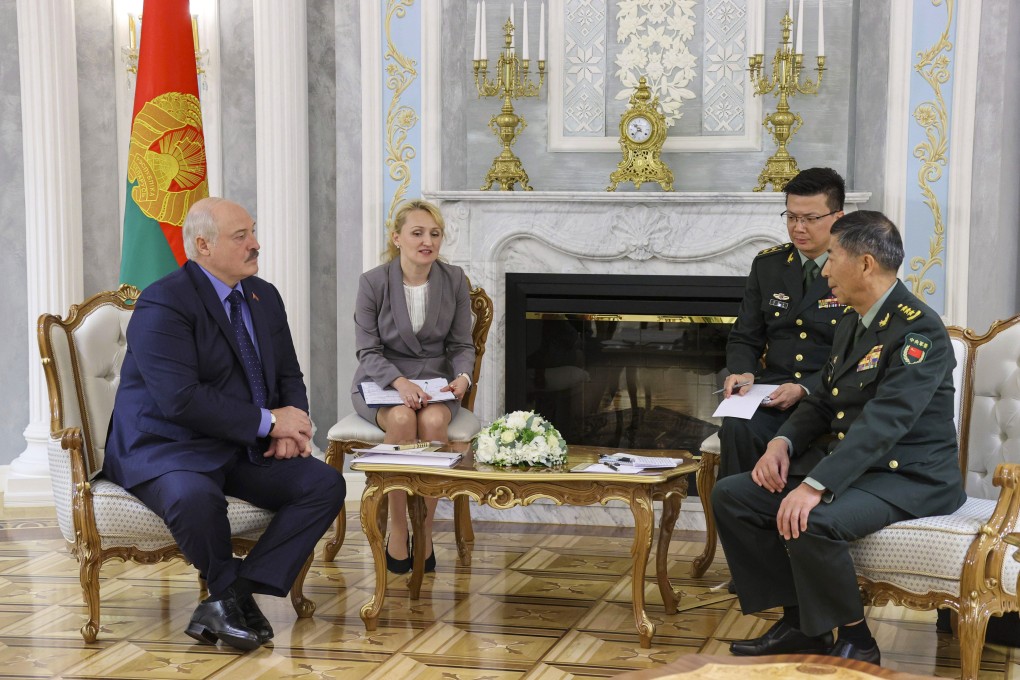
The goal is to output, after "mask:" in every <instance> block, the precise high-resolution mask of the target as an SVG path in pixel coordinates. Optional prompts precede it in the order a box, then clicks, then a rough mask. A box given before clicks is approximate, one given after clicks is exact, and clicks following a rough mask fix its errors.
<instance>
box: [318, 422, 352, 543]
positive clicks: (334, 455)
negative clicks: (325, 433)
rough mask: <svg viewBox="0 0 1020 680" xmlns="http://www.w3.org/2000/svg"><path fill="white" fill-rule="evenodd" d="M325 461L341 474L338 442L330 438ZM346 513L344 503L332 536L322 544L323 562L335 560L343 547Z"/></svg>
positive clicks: (342, 459)
mask: <svg viewBox="0 0 1020 680" xmlns="http://www.w3.org/2000/svg"><path fill="white" fill-rule="evenodd" d="M326 463H327V464H328V465H332V466H333V468H334V469H335V470H337V472H340V473H341V474H343V471H344V456H343V454H342V453H341V452H340V444H339V442H335V441H333V440H330V442H329V446H327V447H326ZM346 513H347V505H346V504H344V505H342V506H341V507H340V512H339V513H338V514H337V516H336V530H335V531H334V532H333V537H332V538H330V539H329V540H328V541H326V543H325V545H323V546H322V559H323V561H324V562H332V561H333V560H335V559H336V556H337V553H339V552H340V548H341V547H343V544H344V536H346V535H347V514H346Z"/></svg>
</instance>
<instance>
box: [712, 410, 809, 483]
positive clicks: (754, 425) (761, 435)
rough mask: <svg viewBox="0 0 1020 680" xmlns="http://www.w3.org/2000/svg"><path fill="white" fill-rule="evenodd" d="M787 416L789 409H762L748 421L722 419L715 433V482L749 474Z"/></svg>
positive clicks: (790, 411) (791, 411) (742, 419)
mask: <svg viewBox="0 0 1020 680" xmlns="http://www.w3.org/2000/svg"><path fill="white" fill-rule="evenodd" d="M791 413H793V409H792V408H788V409H786V410H785V411H780V410H779V409H777V408H767V407H765V406H762V407H759V409H758V410H757V411H755V412H754V416H753V417H751V419H750V420H746V419H744V418H723V424H722V429H721V430H719V449H720V452H721V453H720V456H719V479H722V478H723V477H729V476H730V475H735V474H737V473H738V472H750V471H751V470H753V469H754V465H755V463H757V462H758V459H759V458H761V456H762V454H763V453H765V447H766V446H768V443H769V441H770V440H771V439H772V438H773V437H775V436H776V432H778V431H779V428H780V426H782V424H783V423H785V422H786V419H787V418H789V417H790V414H791Z"/></svg>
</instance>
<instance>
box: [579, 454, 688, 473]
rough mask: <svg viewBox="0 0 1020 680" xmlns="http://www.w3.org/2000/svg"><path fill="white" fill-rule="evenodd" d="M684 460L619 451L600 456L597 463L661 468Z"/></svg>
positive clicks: (644, 468) (643, 468)
mask: <svg viewBox="0 0 1020 680" xmlns="http://www.w3.org/2000/svg"><path fill="white" fill-rule="evenodd" d="M683 462H684V459H683V458H666V457H665V456H638V455H636V454H633V453H626V452H623V451H620V452H618V453H614V454H611V455H608V456H602V457H601V458H600V459H599V463H603V464H605V463H609V464H611V465H617V466H624V465H627V466H629V467H633V468H635V469H637V470H662V469H666V468H675V467H676V466H677V465H682V464H683Z"/></svg>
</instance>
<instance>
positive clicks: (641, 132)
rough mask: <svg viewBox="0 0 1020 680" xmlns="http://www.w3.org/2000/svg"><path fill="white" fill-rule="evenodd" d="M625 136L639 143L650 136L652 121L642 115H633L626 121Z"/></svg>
mask: <svg viewBox="0 0 1020 680" xmlns="http://www.w3.org/2000/svg"><path fill="white" fill-rule="evenodd" d="M627 136H628V137H629V138H630V140H631V141H632V142H636V143H638V144H640V143H641V142H644V141H647V140H648V138H649V137H651V136H652V123H651V121H649V120H648V119H647V118H645V117H644V116H635V117H634V118H632V119H631V121H630V122H629V123H627Z"/></svg>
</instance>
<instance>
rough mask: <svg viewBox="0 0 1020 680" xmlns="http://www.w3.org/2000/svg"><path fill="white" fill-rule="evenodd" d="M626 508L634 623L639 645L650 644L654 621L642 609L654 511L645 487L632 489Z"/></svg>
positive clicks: (646, 646) (653, 632) (645, 645)
mask: <svg viewBox="0 0 1020 680" xmlns="http://www.w3.org/2000/svg"><path fill="white" fill-rule="evenodd" d="M630 511H631V512H632V513H633V514H634V544H633V546H631V550H630V552H631V556H632V557H633V558H634V567H633V571H632V573H631V594H632V598H633V600H634V603H633V607H634V625H635V627H637V631H638V635H640V636H641V647H642V648H644V649H648V648H649V647H651V646H652V636H653V635H655V624H654V623H652V620H651V619H649V618H648V614H647V613H646V612H645V567H647V566H648V552H649V551H650V550H651V547H652V531H653V526H654V524H655V511H654V510H653V509H652V497H651V494H650V493H649V492H648V490H647V489H636V490H635V491H634V492H633V496H631V500H630Z"/></svg>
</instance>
